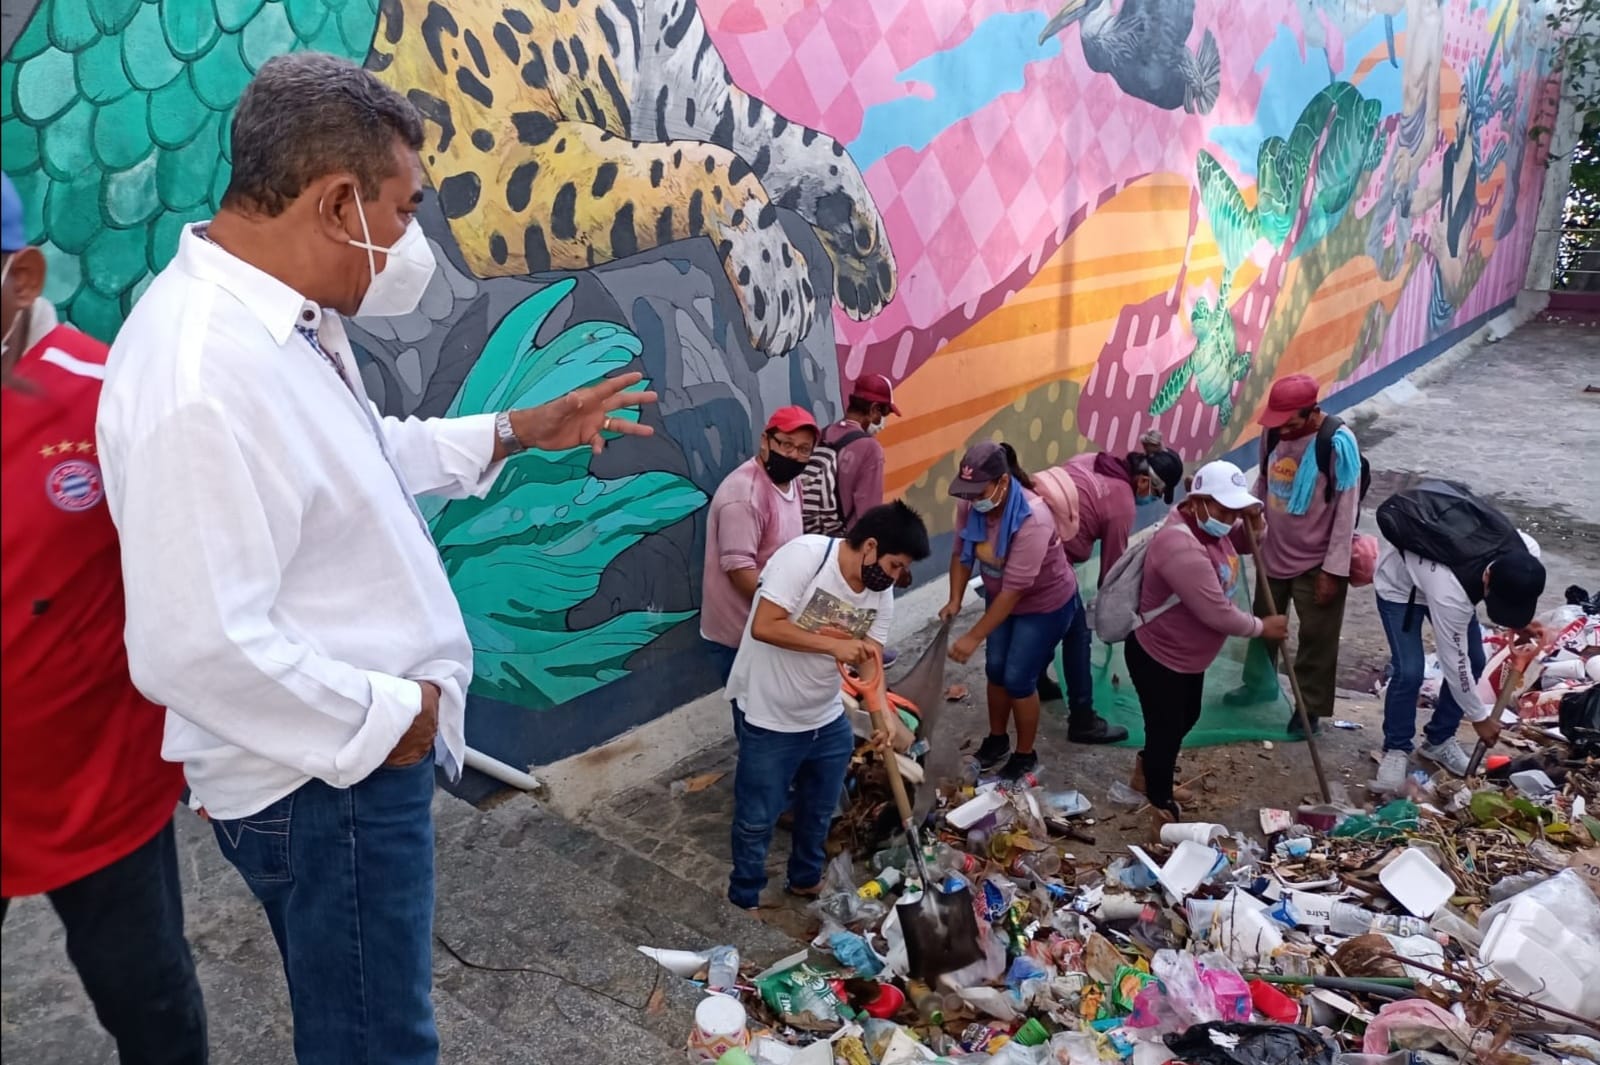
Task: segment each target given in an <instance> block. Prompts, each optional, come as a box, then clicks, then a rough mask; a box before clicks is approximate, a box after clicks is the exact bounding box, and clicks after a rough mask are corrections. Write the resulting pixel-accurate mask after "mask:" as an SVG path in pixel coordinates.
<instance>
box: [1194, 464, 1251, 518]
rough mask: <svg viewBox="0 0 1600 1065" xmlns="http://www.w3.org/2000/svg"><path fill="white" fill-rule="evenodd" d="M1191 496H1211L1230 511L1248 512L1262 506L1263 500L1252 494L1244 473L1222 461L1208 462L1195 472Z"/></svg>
mask: <svg viewBox="0 0 1600 1065" xmlns="http://www.w3.org/2000/svg"><path fill="white" fill-rule="evenodd" d="M1189 494H1190V495H1192V496H1209V497H1210V498H1212V499H1215V500H1216V501H1217V502H1218V503H1221V504H1222V505H1223V506H1225V507H1227V508H1228V509H1229V510H1248V509H1250V508H1251V507H1254V506H1259V505H1260V504H1261V500H1259V499H1257V498H1256V497H1255V496H1253V495H1251V494H1250V486H1249V482H1247V481H1246V480H1245V479H1244V472H1243V471H1242V470H1240V469H1239V467H1237V466H1235V465H1234V464H1233V463H1231V462H1223V461H1222V460H1221V459H1218V460H1217V461H1216V462H1208V463H1206V464H1205V465H1204V466H1201V467H1200V469H1198V470H1197V471H1195V475H1194V483H1193V484H1191V485H1190V486H1189Z"/></svg>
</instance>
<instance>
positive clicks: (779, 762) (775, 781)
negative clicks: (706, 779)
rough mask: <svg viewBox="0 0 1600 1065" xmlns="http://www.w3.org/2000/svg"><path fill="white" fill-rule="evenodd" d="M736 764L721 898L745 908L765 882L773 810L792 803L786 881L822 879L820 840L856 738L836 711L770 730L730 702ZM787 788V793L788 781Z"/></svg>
mask: <svg viewBox="0 0 1600 1065" xmlns="http://www.w3.org/2000/svg"><path fill="white" fill-rule="evenodd" d="M734 717H735V720H736V722H737V729H736V731H737V734H738V737H739V765H738V767H737V768H736V769H735V770H734V774H733V834H732V838H733V872H732V874H730V875H729V877H728V901H730V902H732V903H733V904H734V905H735V906H739V907H742V908H744V909H751V908H753V907H755V906H757V905H758V904H759V903H760V901H761V891H762V889H763V888H765V887H766V886H767V849H768V848H769V847H771V846H772V830H773V828H774V827H775V826H776V825H777V823H778V816H779V815H780V814H782V813H783V811H784V810H785V809H786V808H788V807H789V806H790V804H791V802H792V803H793V808H794V828H793V830H792V831H791V834H790V839H789V886H790V887H795V888H812V887H815V886H816V885H818V884H820V883H821V882H822V866H823V863H824V861H825V859H826V855H825V854H824V852H823V845H824V844H825V843H826V842H827V838H828V827H829V825H831V824H832V823H833V812H834V809H835V808H836V807H837V806H838V803H839V796H840V794H841V793H843V791H844V778H845V775H846V773H847V772H848V771H849V769H850V755H851V753H852V752H853V751H854V750H855V746H856V737H855V733H854V732H852V731H851V729H850V722H849V720H848V719H847V718H846V717H845V716H844V715H843V714H840V715H839V716H838V717H836V718H834V719H833V720H832V721H830V722H829V723H828V724H826V725H823V726H822V727H821V728H819V729H811V730H809V731H806V732H774V731H772V730H771V729H764V728H762V727H761V726H759V725H752V724H751V723H750V721H749V720H748V719H747V718H746V717H745V716H744V714H743V712H742V711H740V710H739V709H737V708H735V709H734ZM791 783H792V784H793V785H794V794H793V796H792V797H791V795H790V793H789V787H790V784H791Z"/></svg>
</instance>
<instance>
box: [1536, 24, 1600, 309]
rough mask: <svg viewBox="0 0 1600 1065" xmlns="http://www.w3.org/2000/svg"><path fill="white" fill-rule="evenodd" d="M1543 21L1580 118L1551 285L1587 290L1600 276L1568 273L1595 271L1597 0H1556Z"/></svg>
mask: <svg viewBox="0 0 1600 1065" xmlns="http://www.w3.org/2000/svg"><path fill="white" fill-rule="evenodd" d="M1547 17H1548V18H1549V20H1550V24H1551V26H1552V27H1553V28H1554V29H1555V30H1556V32H1557V33H1558V34H1559V35H1560V38H1561V58H1560V67H1561V74H1562V78H1563V81H1564V84H1565V85H1566V87H1567V91H1568V92H1569V93H1570V94H1571V97H1572V102H1573V106H1574V109H1575V110H1576V111H1577V113H1578V114H1579V115H1580V116H1581V117H1582V126H1581V128H1580V131H1579V133H1578V139H1577V143H1576V144H1575V145H1574V146H1573V148H1572V149H1571V160H1572V187H1571V190H1570V191H1569V193H1568V194H1567V204H1566V212H1565V217H1564V218H1563V219H1562V228H1563V233H1562V239H1561V250H1560V253H1559V256H1558V258H1557V263H1556V284H1557V286H1558V287H1574V288H1577V287H1591V286H1595V285H1600V276H1596V275H1577V274H1574V273H1573V271H1575V270H1579V269H1585V270H1592V269H1596V268H1600V267H1597V266H1596V262H1597V260H1600V232H1597V231H1600V0H1558V2H1557V3H1556V4H1555V6H1554V8H1553V10H1551V11H1550V12H1549V14H1548V16H1547ZM1584 230H1587V231H1588V232H1582V231H1584ZM1580 263H1581V264H1583V265H1580Z"/></svg>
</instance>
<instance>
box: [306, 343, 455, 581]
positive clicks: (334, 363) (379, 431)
mask: <svg viewBox="0 0 1600 1065" xmlns="http://www.w3.org/2000/svg"><path fill="white" fill-rule="evenodd" d="M294 330H295V332H297V333H299V334H300V335H301V336H302V337H304V338H305V342H306V343H307V344H310V345H311V350H312V351H315V352H316V353H317V354H318V355H320V356H322V359H323V361H324V362H326V363H327V364H328V365H329V366H330V367H331V368H332V369H333V372H334V373H335V374H337V375H338V377H339V380H340V382H341V383H342V384H343V385H344V387H345V388H347V389H349V391H350V395H351V397H352V398H353V399H354V400H355V401H356V406H358V407H360V408H361V412H362V413H363V414H365V415H366V416H367V425H368V426H370V427H371V429H372V435H373V436H374V437H375V438H376V439H377V441H378V452H379V453H380V454H381V455H383V461H384V462H386V463H388V464H389V472H390V473H393V474H394V481H395V484H397V485H398V486H399V487H400V495H401V496H402V497H403V498H404V499H405V501H406V506H407V507H409V508H410V510H411V516H412V517H414V518H416V519H417V525H418V527H420V528H421V529H422V535H423V536H425V537H427V539H428V544H429V546H430V547H432V548H433V549H434V557H435V558H438V557H439V554H438V552H439V548H438V545H437V544H435V543H434V542H433V531H432V530H431V529H429V528H428V520H427V519H426V518H424V517H423V516H422V511H421V510H420V509H419V508H418V507H417V500H416V497H415V496H413V495H412V494H411V489H409V488H407V487H406V479H405V478H404V477H403V476H401V474H400V467H398V466H396V465H395V464H394V459H393V458H391V457H390V455H389V445H388V441H386V440H385V439H384V435H383V427H382V426H380V425H379V424H378V419H377V416H376V415H374V414H373V413H372V404H371V403H368V402H367V401H366V400H365V399H362V398H361V393H359V392H357V391H356V387H355V385H354V384H352V383H351V382H350V378H349V377H347V376H345V372H344V367H342V366H341V365H340V364H339V360H338V359H335V358H334V357H333V355H332V353H331V352H329V351H328V350H327V349H326V348H324V347H323V346H322V341H321V340H319V339H318V338H317V332H316V330H314V329H310V328H307V327H306V326H300V325H297V326H295V327H294ZM439 564H440V565H441V566H443V565H444V560H443V559H440V560H439Z"/></svg>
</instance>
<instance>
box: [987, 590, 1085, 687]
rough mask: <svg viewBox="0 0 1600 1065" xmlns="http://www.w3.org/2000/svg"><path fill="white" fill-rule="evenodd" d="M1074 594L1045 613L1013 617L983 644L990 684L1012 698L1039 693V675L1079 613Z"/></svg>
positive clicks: (1005, 621)
mask: <svg viewBox="0 0 1600 1065" xmlns="http://www.w3.org/2000/svg"><path fill="white" fill-rule="evenodd" d="M1081 606H1082V603H1081V601H1080V600H1079V599H1078V597H1077V596H1076V595H1074V596H1073V597H1072V598H1071V599H1068V600H1067V601H1066V602H1065V603H1063V604H1062V605H1061V606H1060V607H1059V608H1058V609H1056V610H1052V611H1050V612H1049V613H1048V614H1012V615H1011V616H1010V617H1008V618H1006V619H1005V620H1004V621H1002V622H1001V623H1000V624H999V626H998V627H996V628H995V630H994V631H993V632H991V633H990V634H989V638H988V639H987V640H985V641H984V648H983V659H984V673H985V675H986V676H987V678H988V681H989V683H990V684H995V685H998V686H1000V687H1002V688H1004V689H1005V690H1006V694H1007V695H1009V696H1011V698H1013V699H1026V698H1027V697H1028V696H1030V695H1032V694H1034V693H1035V692H1037V691H1038V690H1039V674H1040V673H1042V672H1043V671H1044V667H1045V666H1047V665H1049V664H1050V659H1051V657H1052V656H1053V655H1054V654H1055V650H1056V644H1058V643H1060V642H1061V640H1062V638H1063V637H1064V636H1065V635H1066V634H1067V629H1068V627H1069V626H1070V625H1071V624H1072V619H1073V617H1074V616H1075V615H1078V614H1082V613H1083V611H1082V610H1081V609H1080V607H1081Z"/></svg>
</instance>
